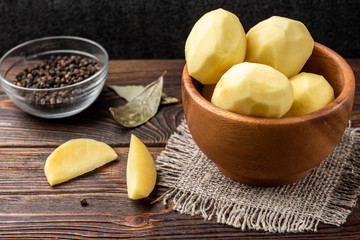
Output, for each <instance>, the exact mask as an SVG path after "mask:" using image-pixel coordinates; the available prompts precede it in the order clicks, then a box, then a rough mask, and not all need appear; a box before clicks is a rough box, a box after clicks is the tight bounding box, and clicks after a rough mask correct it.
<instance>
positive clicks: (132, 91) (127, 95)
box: [109, 85, 145, 102]
mask: <svg viewBox="0 0 360 240" xmlns="http://www.w3.org/2000/svg"><path fill="white" fill-rule="evenodd" d="M109 87H110V88H111V89H112V90H114V91H115V92H116V94H117V95H119V96H120V97H122V98H123V99H125V100H126V101H128V102H130V101H131V100H133V99H134V98H135V97H136V96H137V95H139V94H140V93H141V92H142V91H144V88H145V87H143V86H139V85H128V86H116V85H110V86H109Z"/></svg>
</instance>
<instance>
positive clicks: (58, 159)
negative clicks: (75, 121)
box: [44, 138, 118, 186]
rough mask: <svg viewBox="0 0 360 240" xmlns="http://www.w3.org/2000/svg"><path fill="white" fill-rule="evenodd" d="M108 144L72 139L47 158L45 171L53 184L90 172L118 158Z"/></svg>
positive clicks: (84, 139) (91, 140)
mask: <svg viewBox="0 0 360 240" xmlns="http://www.w3.org/2000/svg"><path fill="white" fill-rule="evenodd" d="M117 157H118V156H117V154H116V152H115V151H114V150H113V149H112V148H111V147H110V146H109V145H107V144H105V143H103V142H99V141H96V140H93V139H86V138H79V139H72V140H70V141H67V142H65V143H63V144H62V145H60V146H59V147H58V148H56V149H55V150H54V151H53V152H52V153H51V154H50V155H49V157H48V158H47V160H46V163H45V167H44V171H45V175H46V178H47V180H48V182H49V184H50V185H51V186H53V185H56V184H59V183H63V182H65V181H68V180H70V179H72V178H75V177H77V176H80V175H82V174H84V173H87V172H90V171H92V170H94V169H96V168H98V167H100V166H102V165H104V164H106V163H108V162H111V161H113V160H115V159H117Z"/></svg>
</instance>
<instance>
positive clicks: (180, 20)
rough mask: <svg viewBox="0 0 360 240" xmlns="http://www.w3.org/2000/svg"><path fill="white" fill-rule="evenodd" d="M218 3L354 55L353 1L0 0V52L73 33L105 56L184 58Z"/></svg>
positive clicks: (359, 12) (357, 35)
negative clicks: (288, 24)
mask: <svg viewBox="0 0 360 240" xmlns="http://www.w3.org/2000/svg"><path fill="white" fill-rule="evenodd" d="M219 7H222V8H224V9H226V10H229V11H231V12H233V13H235V14H236V15H237V16H238V17H239V19H240V21H241V22H242V24H243V26H244V29H245V31H247V30H249V29H250V28H251V27H252V26H253V25H255V24H256V23H257V22H259V21H261V20H264V19H266V18H268V17H270V16H273V15H279V16H284V17H290V18H293V19H296V20H299V21H302V22H303V23H304V24H305V25H306V26H307V27H308V29H309V31H310V33H311V34H312V36H313V38H314V40H315V41H317V42H320V43H322V44H324V45H326V46H328V47H330V48H332V49H333V50H335V51H337V52H338V53H339V54H341V55H342V56H343V57H347V58H355V57H360V26H359V24H360V1H359V0H343V1H340V0H339V1H331V0H317V1H316V0H315V1H311V0H298V1H281V0H274V1H270V0H269V1H267V0H257V1H256V0H233V1H221V0H199V1H195V0H193V1H186V0H175V1H162V0H128V1H122V0H107V1H105V0H102V1H100V0H97V1H90V0H52V1H50V0H36V1H35V0H0V43H1V45H0V55H3V54H4V53H5V52H6V51H7V50H9V49H10V48H12V47H14V46H16V45H17V44H19V43H22V42H24V41H27V40H31V39H35V38H39V37H45V36H54V35H74V36H80V37H85V38H89V39H92V40H94V41H96V42H98V43H100V44H101V45H103V46H104V47H105V48H106V50H107V51H108V53H109V56H110V58H111V59H155V58H162V59H164V58H169V59H172V58H184V45H185V41H186V38H187V35H188V34H189V32H190V30H191V28H192V26H193V25H194V23H195V22H196V21H197V19H199V18H200V17H201V16H202V15H203V14H204V13H206V12H208V11H211V10H213V9H216V8H219Z"/></svg>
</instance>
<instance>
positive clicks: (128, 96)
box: [109, 85, 179, 105]
mask: <svg viewBox="0 0 360 240" xmlns="http://www.w3.org/2000/svg"><path fill="white" fill-rule="evenodd" d="M109 88H111V89H112V90H114V92H116V94H117V95H119V97H121V98H123V99H125V100H126V101H128V102H130V101H131V100H133V99H134V98H135V97H136V96H137V95H139V94H140V93H141V92H142V91H143V90H144V88H145V87H143V86H140V85H127V86H116V85H110V86H109ZM178 102H179V99H177V98H176V97H171V96H168V95H167V94H166V93H162V94H161V102H160V104H161V105H168V104H174V103H178Z"/></svg>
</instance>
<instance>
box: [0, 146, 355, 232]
mask: <svg viewBox="0 0 360 240" xmlns="http://www.w3.org/2000/svg"><path fill="white" fill-rule="evenodd" d="M52 150H53V148H0V156H1V161H0V238H4V239H12V238H21V239H27V238H29V239H34V238H61V239H80V238H102V239H103V238H138V239H141V238H148V239H159V238H162V239H185V238H186V239H194V238H196V239H198V238H202V239H210V238H211V239H216V238H218V239H226V238H228V239H230V238H234V239H237V238H240V237H241V238H244V239H256V238H259V237H261V238H264V239H307V238H314V239H338V238H340V237H344V238H347V239H356V237H358V236H360V208H359V206H357V207H356V208H355V209H354V212H353V213H352V214H351V215H350V217H349V218H348V220H347V222H346V223H345V224H344V225H343V226H342V227H341V228H340V227H335V226H330V225H324V224H321V225H320V226H319V232H306V233H300V234H274V233H266V232H262V231H247V232H243V231H241V230H240V229H236V228H233V227H230V226H227V225H222V224H218V223H216V221H215V220H211V221H204V220H203V218H202V217H201V216H189V215H181V214H179V213H177V212H174V211H172V203H171V202H170V203H169V205H168V206H163V205H162V204H161V203H156V204H151V203H150V202H151V201H153V200H154V199H156V198H157V197H159V196H161V194H163V193H164V192H165V191H166V190H167V189H166V188H164V187H159V186H157V187H156V189H155V191H154V192H153V193H152V194H151V195H150V197H149V198H146V199H143V200H137V201H133V200H130V199H128V198H127V192H126V182H125V167H126V160H127V154H128V148H115V150H116V152H117V153H118V155H119V159H118V160H116V161H114V162H112V163H109V164H107V165H105V166H103V167H101V168H99V169H97V170H94V171H93V172H90V173H88V174H85V175H84V176H80V177H78V178H76V179H74V180H70V181H69V182H66V183H64V184H61V185H58V186H56V187H50V186H49V185H48V183H47V182H46V178H45V175H44V172H43V166H44V163H45V160H46V158H47V156H48V155H49V154H50V153H51V151H52ZM162 150H163V148H161V147H160V148H156V147H153V148H150V151H151V154H152V155H153V156H154V157H156V156H157V155H158V154H159V153H160V152H161V151H162ZM84 198H85V199H86V200H87V202H88V204H89V205H88V206H86V207H83V206H81V204H80V201H81V200H82V199H84Z"/></svg>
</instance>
